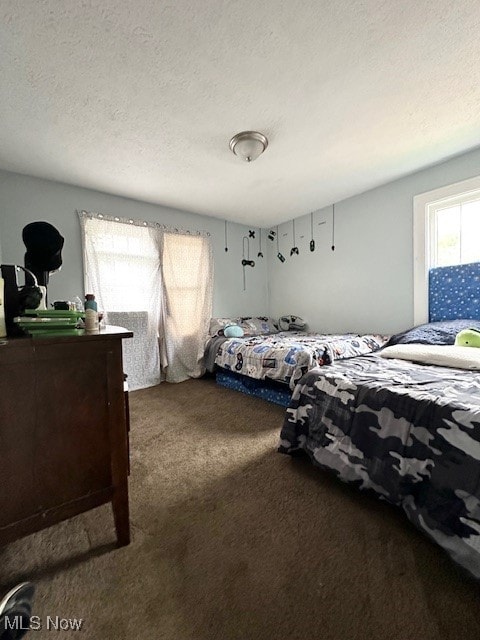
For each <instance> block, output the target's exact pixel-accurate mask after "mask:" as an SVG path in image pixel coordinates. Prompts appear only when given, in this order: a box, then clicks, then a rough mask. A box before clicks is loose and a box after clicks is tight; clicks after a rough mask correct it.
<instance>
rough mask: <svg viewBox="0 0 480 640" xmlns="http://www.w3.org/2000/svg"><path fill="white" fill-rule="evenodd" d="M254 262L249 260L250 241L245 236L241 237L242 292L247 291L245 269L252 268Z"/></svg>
mask: <svg viewBox="0 0 480 640" xmlns="http://www.w3.org/2000/svg"><path fill="white" fill-rule="evenodd" d="M245 240H246V241H247V242H246V247H247V250H246V251H245ZM254 266H255V262H254V261H253V260H250V240H249V239H248V237H247V236H243V246H242V267H243V290H244V291H246V289H247V280H246V276H245V267H254Z"/></svg>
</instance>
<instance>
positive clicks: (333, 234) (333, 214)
mask: <svg viewBox="0 0 480 640" xmlns="http://www.w3.org/2000/svg"><path fill="white" fill-rule="evenodd" d="M332 251H335V205H334V204H332Z"/></svg>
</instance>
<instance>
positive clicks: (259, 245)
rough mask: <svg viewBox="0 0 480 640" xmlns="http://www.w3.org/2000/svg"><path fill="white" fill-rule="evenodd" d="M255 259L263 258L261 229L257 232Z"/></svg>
mask: <svg viewBox="0 0 480 640" xmlns="http://www.w3.org/2000/svg"><path fill="white" fill-rule="evenodd" d="M257 258H263V253H262V230H261V229H259V230H258V253H257Z"/></svg>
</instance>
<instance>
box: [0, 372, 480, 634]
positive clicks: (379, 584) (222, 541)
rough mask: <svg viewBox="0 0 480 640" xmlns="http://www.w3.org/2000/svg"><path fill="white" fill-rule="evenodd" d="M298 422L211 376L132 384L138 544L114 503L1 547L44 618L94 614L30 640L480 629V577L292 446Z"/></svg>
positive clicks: (9, 573) (7, 566) (5, 568)
mask: <svg viewBox="0 0 480 640" xmlns="http://www.w3.org/2000/svg"><path fill="white" fill-rule="evenodd" d="M282 418H283V409H282V408H281V407H278V406H275V405H271V404H268V403H267V402H264V401H262V400H258V399H255V398H250V397H247V396H243V395H242V394H239V393H236V392H234V391H230V390H228V389H222V388H219V387H217V386H216V385H215V383H214V382H213V381H212V380H207V379H204V380H191V381H188V382H184V383H182V384H178V385H169V384H162V385H160V386H159V387H154V388H151V389H145V390H142V391H136V392H134V393H132V394H131V420H132V433H131V446H132V474H131V479H130V505H131V522H132V542H131V544H130V545H129V546H128V547H124V548H121V549H117V548H115V546H114V544H113V543H114V540H115V536H114V530H113V519H112V514H111V510H110V508H109V506H105V507H101V508H99V509H95V510H93V511H90V512H88V513H85V514H82V515H80V516H77V517H76V518H72V519H71V520H69V521H66V522H64V523H61V524H59V525H56V526H54V527H51V528H49V529H47V530H44V531H42V532H40V533H37V534H34V535H31V536H28V537H26V538H23V539H22V540H19V541H17V542H15V543H13V544H11V545H8V546H6V547H4V548H3V549H1V550H0V571H1V580H0V582H1V584H2V586H3V587H4V589H5V588H6V587H8V586H10V585H12V584H14V583H15V582H17V581H19V580H22V579H29V580H33V581H34V582H35V583H36V585H37V595H36V601H35V613H36V614H37V615H39V616H40V617H41V618H42V622H43V624H44V625H45V624H46V620H47V616H52V617H54V616H60V617H61V618H81V619H83V626H82V631H81V632H80V633H79V632H78V631H63V632H56V634H55V632H52V631H48V630H47V628H46V627H45V626H44V628H43V629H42V630H40V631H32V632H31V633H30V635H29V636H28V637H30V636H31V637H32V640H33V639H38V640H40V639H41V638H52V637H61V638H65V639H66V638H78V637H82V638H89V639H90V638H92V639H98V640H127V638H128V639H131V638H134V639H138V640H163V639H168V640H207V639H208V640H216V639H218V640H237V639H238V640H267V639H268V640H281V639H285V640H304V639H305V640H307V639H308V640H311V639H312V638H321V639H322V640H340V639H341V640H363V639H365V640H367V639H368V640H376V639H378V640H380V639H382V640H384V639H385V638H388V640H415V639H417V638H422V640H434V639H435V640H439V639H451V640H459V639H460V638H466V639H467V640H468V639H473V638H479V637H480V616H479V615H478V604H479V596H480V586H479V585H478V584H477V583H475V582H474V581H473V580H471V579H470V578H468V576H466V575H465V574H464V573H462V572H461V571H460V570H459V569H457V567H456V566H455V565H454V564H453V563H452V562H451V561H450V559H449V558H448V557H447V556H446V555H445V554H444V552H443V551H442V550H441V549H439V548H438V547H436V546H435V545H434V544H433V543H431V542H430V541H429V540H427V539H426V538H425V537H424V536H423V535H422V534H420V533H418V532H417V531H416V530H415V529H414V528H413V526H411V525H410V524H409V523H408V522H407V520H406V519H405V518H404V517H403V516H402V514H401V512H400V511H399V510H397V509H395V508H393V507H391V506H389V505H387V504H384V503H381V502H380V501H377V500H375V499H374V498H370V497H367V496H365V495H362V494H360V493H359V492H357V491H356V490H355V489H352V488H349V487H348V486H346V485H343V484H342V483H341V482H339V481H338V480H336V479H335V478H334V477H332V476H331V475H330V474H328V473H324V472H322V471H320V470H318V469H316V468H314V467H313V466H312V465H311V464H310V463H309V462H308V461H307V460H303V459H302V460H300V459H291V458H290V457H288V456H282V455H280V454H278V453H276V450H275V449H276V444H277V439H278V435H279V429H280V427H281V424H282ZM4 589H3V590H4Z"/></svg>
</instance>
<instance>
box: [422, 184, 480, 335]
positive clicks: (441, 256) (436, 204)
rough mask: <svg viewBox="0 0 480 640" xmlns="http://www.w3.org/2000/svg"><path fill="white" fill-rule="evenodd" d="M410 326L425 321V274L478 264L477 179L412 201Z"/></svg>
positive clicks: (479, 218) (479, 207)
mask: <svg viewBox="0 0 480 640" xmlns="http://www.w3.org/2000/svg"><path fill="white" fill-rule="evenodd" d="M413 223H414V227H413V240H414V323H415V324H422V323H423V322H427V319H428V272H429V270H430V269H431V268H432V267H444V266H451V265H457V264H467V263H470V262H479V261H480V244H479V242H478V238H479V234H480V176H479V177H477V178H472V179H470V180H465V181H463V182H458V183H456V184H453V185H449V186H447V187H442V188H440V189H435V190H434V191H429V192H427V193H422V194H420V195H418V196H415V198H414V219H413Z"/></svg>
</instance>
